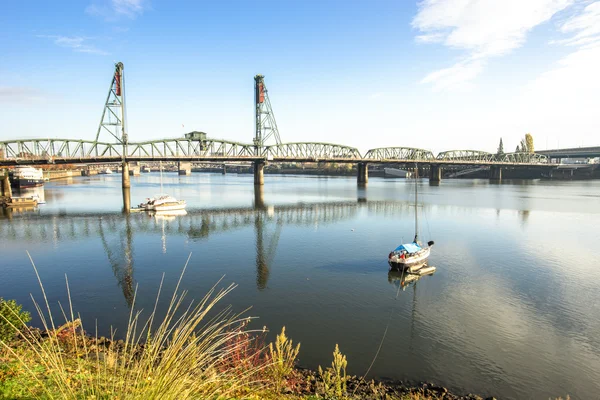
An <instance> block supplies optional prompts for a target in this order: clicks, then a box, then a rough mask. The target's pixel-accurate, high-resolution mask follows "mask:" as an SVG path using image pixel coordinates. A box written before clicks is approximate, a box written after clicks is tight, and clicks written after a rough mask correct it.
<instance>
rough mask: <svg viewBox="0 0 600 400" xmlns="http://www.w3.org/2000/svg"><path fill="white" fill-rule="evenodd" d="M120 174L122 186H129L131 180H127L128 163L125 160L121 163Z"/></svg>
mask: <svg viewBox="0 0 600 400" xmlns="http://www.w3.org/2000/svg"><path fill="white" fill-rule="evenodd" d="M121 176H122V180H121V182H122V184H123V185H122V186H123V188H130V187H131V181H130V180H129V163H128V162H127V161H123V164H122V165H121Z"/></svg>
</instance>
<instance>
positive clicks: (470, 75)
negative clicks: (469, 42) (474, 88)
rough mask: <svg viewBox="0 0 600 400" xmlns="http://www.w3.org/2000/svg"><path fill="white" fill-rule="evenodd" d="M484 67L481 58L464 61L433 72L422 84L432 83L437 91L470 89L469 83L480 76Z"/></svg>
mask: <svg viewBox="0 0 600 400" xmlns="http://www.w3.org/2000/svg"><path fill="white" fill-rule="evenodd" d="M484 66H485V61H484V60H483V59H481V58H475V59H471V60H464V61H461V62H459V63H456V64H454V65H453V66H452V67H449V68H444V69H440V70H437V71H434V72H431V73H430V74H428V75H427V76H426V77H425V78H423V79H422V80H421V83H431V84H433V87H434V89H435V90H444V89H457V90H465V89H469V88H470V85H469V83H468V82H469V81H471V80H472V79H474V78H475V77H476V76H477V75H479V73H480V72H481V71H482V70H483V67H484Z"/></svg>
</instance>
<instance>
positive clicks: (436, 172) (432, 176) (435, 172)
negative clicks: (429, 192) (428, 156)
mask: <svg viewBox="0 0 600 400" xmlns="http://www.w3.org/2000/svg"><path fill="white" fill-rule="evenodd" d="M441 181H442V167H440V166H439V165H437V164H431V165H430V166H429V183H440V182H441Z"/></svg>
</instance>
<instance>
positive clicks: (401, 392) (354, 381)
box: [290, 367, 496, 400]
mask: <svg viewBox="0 0 600 400" xmlns="http://www.w3.org/2000/svg"><path fill="white" fill-rule="evenodd" d="M297 371H298V373H299V374H300V375H301V376H302V377H303V381H304V385H303V387H300V388H299V389H300V394H303V395H314V394H317V393H318V391H317V388H318V385H317V383H318V381H319V374H318V372H316V371H313V370H310V369H308V368H302V367H298V368H297ZM347 385H348V394H351V395H352V396H353V397H355V398H359V399H365V400H380V399H385V398H388V397H392V398H404V397H405V396H410V395H421V396H424V397H425V398H432V399H448V400H496V398H495V397H481V396H478V395H475V394H472V393H469V394H466V395H458V394H455V393H452V392H450V391H449V390H448V389H447V388H445V387H443V386H438V385H435V384H434V383H431V382H418V383H416V382H412V383H411V382H405V381H401V380H395V379H384V378H379V379H378V378H375V379H364V378H362V377H359V376H355V375H353V376H349V377H348V381H347ZM290 393H292V391H291V390H290Z"/></svg>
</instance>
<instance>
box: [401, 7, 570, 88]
mask: <svg viewBox="0 0 600 400" xmlns="http://www.w3.org/2000/svg"><path fill="white" fill-rule="evenodd" d="M574 1H575V0H527V1H523V0H503V1H498V0H424V1H422V2H421V3H419V11H418V13H417V15H416V16H415V18H414V19H413V21H412V26H413V28H416V29H418V30H419V31H420V32H422V35H418V36H417V37H416V40H417V41H420V42H426V43H432V42H433V43H442V44H444V45H445V46H448V47H451V48H455V49H460V50H463V51H465V52H466V54H465V56H464V58H463V59H462V60H461V61H459V62H457V63H456V64H455V65H453V66H452V67H447V68H444V69H441V70H439V71H435V72H432V73H430V74H429V75H428V76H427V77H426V78H425V79H423V80H422V83H430V84H433V85H434V86H435V87H437V88H438V89H439V88H459V87H460V86H461V84H463V83H466V82H469V81H471V80H473V79H474V78H475V77H476V76H477V75H479V73H480V72H481V71H482V70H483V66H484V65H485V60H486V59H488V58H490V57H497V56H501V55H504V54H507V53H509V52H510V51H512V50H514V49H516V48H519V47H521V46H522V45H523V43H524V42H525V39H526V37H527V33H528V32H529V31H531V30H532V29H533V28H534V27H536V26H538V25H540V24H542V23H544V22H546V21H548V20H549V19H550V18H552V16H553V15H555V14H556V13H557V12H559V11H561V10H564V9H565V8H566V7H568V6H570V5H571V4H573V2H574Z"/></svg>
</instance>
